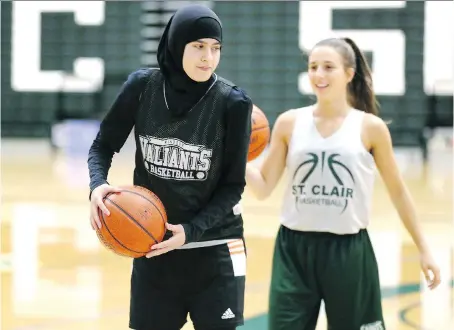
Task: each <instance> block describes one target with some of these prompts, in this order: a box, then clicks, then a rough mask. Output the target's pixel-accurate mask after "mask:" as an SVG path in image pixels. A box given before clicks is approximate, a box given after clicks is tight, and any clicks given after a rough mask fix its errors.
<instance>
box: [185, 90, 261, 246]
mask: <svg viewBox="0 0 454 330" xmlns="http://www.w3.org/2000/svg"><path fill="white" fill-rule="evenodd" d="M251 113H252V101H251V100H250V98H249V97H247V96H246V95H245V94H244V93H243V92H242V91H241V90H239V89H237V88H234V89H232V92H231V94H230V101H229V105H228V108H227V113H226V125H227V126H226V127H227V130H226V136H225V152H224V156H223V157H224V158H223V166H222V171H223V173H222V178H221V180H220V182H219V185H218V187H217V189H216V190H215V192H214V194H213V196H212V198H211V200H210V202H209V203H208V204H207V205H206V206H205V208H204V209H203V210H202V211H201V212H200V213H199V214H198V215H197V216H196V218H195V219H193V220H192V221H191V222H190V223H187V224H183V227H184V230H185V234H186V243H190V242H196V241H198V240H199V238H200V237H201V235H202V234H203V232H204V231H205V230H207V229H210V228H213V227H217V226H219V225H220V224H222V221H223V220H224V219H225V217H226V216H227V215H228V213H230V212H231V211H232V209H233V207H234V206H235V205H236V204H238V202H239V201H240V200H241V195H242V194H243V191H244V187H245V186H246V181H245V174H246V173H245V172H246V163H247V155H248V151H249V140H250V135H251Z"/></svg>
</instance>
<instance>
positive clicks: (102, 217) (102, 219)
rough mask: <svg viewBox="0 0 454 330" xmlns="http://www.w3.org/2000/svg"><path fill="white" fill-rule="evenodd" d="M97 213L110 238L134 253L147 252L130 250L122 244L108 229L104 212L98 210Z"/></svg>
mask: <svg viewBox="0 0 454 330" xmlns="http://www.w3.org/2000/svg"><path fill="white" fill-rule="evenodd" d="M99 213H101V221H102V222H103V224H104V226H105V227H106V229H107V231H108V232H109V234H110V236H112V238H113V239H114V240H115V241H116V242H117V243H118V244H120V245H121V246H122V247H124V248H125V249H126V250H129V251H131V252H134V253H148V251H147V252H139V251H135V250H132V249H130V248H128V247H126V246H125V245H123V243H121V242H120V241H119V240H118V239H117V238H116V237H115V236H114V235H113V234H112V232H111V231H110V229H109V227H108V226H107V223H106V221H105V220H104V214H103V213H102V211H101V210H100V212H99Z"/></svg>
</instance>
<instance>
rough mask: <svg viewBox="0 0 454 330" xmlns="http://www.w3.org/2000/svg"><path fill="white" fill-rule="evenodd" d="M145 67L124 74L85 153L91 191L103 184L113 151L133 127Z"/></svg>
mask: <svg viewBox="0 0 454 330" xmlns="http://www.w3.org/2000/svg"><path fill="white" fill-rule="evenodd" d="M147 72H148V71H147V69H140V70H137V71H135V72H133V73H131V74H130V75H129V76H128V79H127V80H126V81H125V82H124V83H123V86H122V87H121V89H120V92H119V93H118V95H117V97H116V98H115V100H114V102H113V104H112V106H111V108H110V110H109V112H108V113H107V115H106V116H105V117H104V119H103V121H102V122H101V125H100V128H99V132H98V134H97V135H96V138H95V140H94V141H93V143H92V145H91V147H90V150H89V152H88V172H89V175H90V197H91V191H93V189H95V188H96V187H98V186H100V185H102V184H104V183H107V175H108V172H109V169H110V166H111V164H112V158H113V155H114V153H115V152H119V151H120V149H121V148H122V147H123V145H124V143H125V142H126V139H127V138H128V136H129V134H130V133H131V130H132V127H133V126H134V118H135V114H136V112H137V109H138V106H139V101H140V95H141V93H142V91H143V89H144V87H145V84H146V81H147V80H146V78H147Z"/></svg>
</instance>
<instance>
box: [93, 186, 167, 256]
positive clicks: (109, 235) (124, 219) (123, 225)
mask: <svg viewBox="0 0 454 330" xmlns="http://www.w3.org/2000/svg"><path fill="white" fill-rule="evenodd" d="M104 205H106V207H107V209H108V210H109V211H110V215H109V216H106V215H105V214H104V213H102V211H101V210H98V214H99V220H100V221H101V229H99V228H97V229H96V234H97V235H98V238H99V240H100V241H101V243H102V244H103V245H104V246H105V247H106V248H108V249H110V250H112V251H113V252H115V253H116V254H118V255H121V256H125V257H131V258H138V257H142V256H144V255H145V254H147V253H148V252H150V250H151V247H152V246H153V245H154V244H157V243H159V242H161V241H162V240H163V238H164V234H165V232H166V228H165V223H166V221H167V214H166V211H165V208H164V205H163V204H162V202H161V201H160V200H159V198H158V197H157V196H156V195H155V194H154V193H152V192H151V191H149V190H148V189H145V188H142V187H139V186H125V187H121V192H120V193H109V194H107V195H106V197H105V198H104Z"/></svg>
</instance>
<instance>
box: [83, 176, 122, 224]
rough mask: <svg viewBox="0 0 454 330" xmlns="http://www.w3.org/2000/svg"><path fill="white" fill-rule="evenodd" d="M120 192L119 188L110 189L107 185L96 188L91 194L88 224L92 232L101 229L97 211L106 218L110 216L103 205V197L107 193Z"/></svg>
mask: <svg viewBox="0 0 454 330" xmlns="http://www.w3.org/2000/svg"><path fill="white" fill-rule="evenodd" d="M116 192H120V189H119V188H116V187H112V186H110V185H108V184H103V185H100V186H98V187H96V188H95V189H94V190H93V191H92V193H91V199H90V201H91V208H90V222H91V228H93V230H95V229H96V227H97V228H99V229H101V220H100V219H99V213H98V209H100V210H101V211H102V213H104V214H105V215H106V216H109V215H110V212H109V210H108V209H107V207H106V205H105V204H104V201H103V199H104V197H105V196H106V195H107V194H109V193H116Z"/></svg>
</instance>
